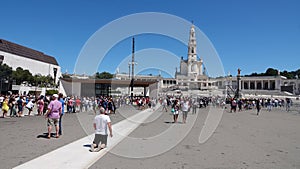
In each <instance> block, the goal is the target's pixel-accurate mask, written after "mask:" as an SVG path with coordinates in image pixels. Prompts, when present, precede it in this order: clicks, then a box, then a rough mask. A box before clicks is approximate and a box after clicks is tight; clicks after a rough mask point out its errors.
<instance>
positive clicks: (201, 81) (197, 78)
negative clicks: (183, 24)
mask: <svg viewBox="0 0 300 169" xmlns="http://www.w3.org/2000/svg"><path fill="white" fill-rule="evenodd" d="M175 79H176V82H177V84H176V85H177V86H178V87H179V88H181V89H200V90H207V89H210V88H211V82H210V81H209V80H208V77H207V76H206V75H205V74H204V73H203V61H202V59H201V58H200V59H199V60H198V57H197V41H196V34H195V27H194V25H192V26H191V29H190V34H189V43H188V54H187V59H186V60H184V59H183V57H181V61H180V70H179V71H177V70H176V73H175ZM166 82H167V85H168V81H166ZM171 82H172V81H171Z"/></svg>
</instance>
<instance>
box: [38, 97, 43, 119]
mask: <svg viewBox="0 0 300 169" xmlns="http://www.w3.org/2000/svg"><path fill="white" fill-rule="evenodd" d="M37 105H38V107H37V108H38V109H37V111H38V116H40V115H42V113H43V111H44V96H41V97H40V99H39V100H38V101H37Z"/></svg>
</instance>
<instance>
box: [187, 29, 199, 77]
mask: <svg viewBox="0 0 300 169" xmlns="http://www.w3.org/2000/svg"><path fill="white" fill-rule="evenodd" d="M187 61H188V62H187V64H188V76H190V77H192V76H194V77H195V76H198V75H203V71H202V63H203V62H202V59H200V61H198V60H197V42H196V34H195V26H194V24H192V26H191V29H190V36H189V43H188V60H187Z"/></svg>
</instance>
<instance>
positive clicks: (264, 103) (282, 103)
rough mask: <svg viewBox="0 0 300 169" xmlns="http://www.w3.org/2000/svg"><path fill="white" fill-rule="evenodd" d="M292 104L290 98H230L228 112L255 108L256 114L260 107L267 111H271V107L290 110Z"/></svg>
mask: <svg viewBox="0 0 300 169" xmlns="http://www.w3.org/2000/svg"><path fill="white" fill-rule="evenodd" d="M292 105H293V101H292V99H290V98H285V99H279V98H242V99H232V100H231V101H230V112H236V111H242V110H251V109H256V110H257V115H259V112H260V110H261V109H262V108H265V109H266V110H267V111H271V110H272V109H273V108H280V109H282V108H285V110H286V111H290V107H291V106H292Z"/></svg>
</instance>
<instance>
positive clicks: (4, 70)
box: [0, 64, 13, 79]
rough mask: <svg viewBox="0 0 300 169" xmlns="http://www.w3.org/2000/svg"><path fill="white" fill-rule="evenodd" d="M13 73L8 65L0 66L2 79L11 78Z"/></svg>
mask: <svg viewBox="0 0 300 169" xmlns="http://www.w3.org/2000/svg"><path fill="white" fill-rule="evenodd" d="M12 72H13V70H12V68H11V67H9V66H8V65H7V64H3V65H0V78H1V79H3V78H11V76H12Z"/></svg>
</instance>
